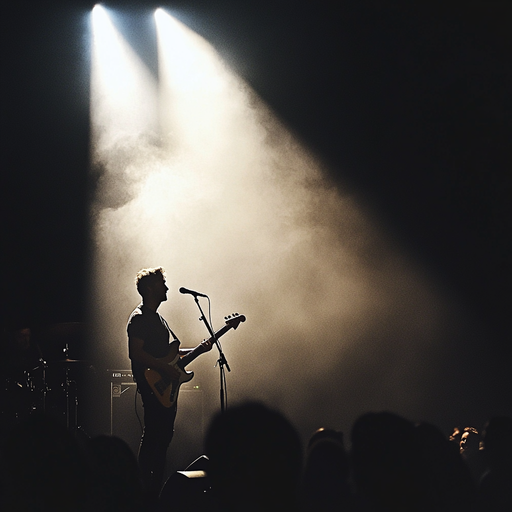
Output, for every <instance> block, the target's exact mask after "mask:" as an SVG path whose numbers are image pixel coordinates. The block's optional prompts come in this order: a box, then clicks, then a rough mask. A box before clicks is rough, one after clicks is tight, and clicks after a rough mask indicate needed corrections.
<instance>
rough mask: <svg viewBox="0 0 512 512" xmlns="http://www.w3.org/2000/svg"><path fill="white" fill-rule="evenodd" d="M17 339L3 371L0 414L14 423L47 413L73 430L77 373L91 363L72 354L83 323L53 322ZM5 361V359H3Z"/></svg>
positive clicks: (75, 419) (7, 422) (76, 407)
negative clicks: (39, 330)
mask: <svg viewBox="0 0 512 512" xmlns="http://www.w3.org/2000/svg"><path fill="white" fill-rule="evenodd" d="M24 331H28V334H27V332H25V333H23V335H22V336H24V337H25V339H24V340H22V337H20V338H19V339H20V340H22V341H20V342H18V345H16V343H17V341H16V340H15V339H14V350H11V352H10V355H11V356H12V357H11V360H9V359H8V358H7V364H4V367H5V368H4V370H3V372H2V373H3V375H2V379H3V380H2V389H1V390H0V392H1V394H2V395H3V396H2V398H1V401H0V414H1V417H2V424H3V426H7V428H9V427H12V426H13V425H15V424H16V423H17V422H19V421H23V420H24V419H25V418H28V417H29V416H31V415H34V414H48V415H51V416H52V417H54V418H57V419H58V420H59V421H62V422H63V423H64V424H65V425H66V427H68V428H69V429H71V430H76V429H77V428H78V403H79V401H78V396H79V395H78V381H79V379H78V378H77V377H78V376H80V375H81V372H82V369H84V368H87V367H89V366H90V365H89V363H88V361H87V360H85V359H72V358H71V357H70V344H71V345H73V344H74V342H76V341H78V338H79V337H81V335H82V334H83V324H81V323H76V322H72V323H64V324H54V325H52V326H50V327H48V328H46V329H43V330H42V331H41V332H39V333H38V335H36V336H34V335H33V333H32V332H31V331H30V330H29V329H24ZM4 363H5V361H4Z"/></svg>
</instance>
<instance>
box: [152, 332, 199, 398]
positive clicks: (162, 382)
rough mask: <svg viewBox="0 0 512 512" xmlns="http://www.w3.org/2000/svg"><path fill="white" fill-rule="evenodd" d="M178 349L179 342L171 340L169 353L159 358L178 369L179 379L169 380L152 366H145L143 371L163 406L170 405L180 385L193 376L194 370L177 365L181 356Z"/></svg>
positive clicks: (176, 396)
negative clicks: (189, 370)
mask: <svg viewBox="0 0 512 512" xmlns="http://www.w3.org/2000/svg"><path fill="white" fill-rule="evenodd" d="M178 350H179V343H178V342H176V341H174V342H172V343H171V346H170V349H169V353H168V354H167V355H166V356H165V357H162V358H161V359H160V360H161V361H164V362H165V363H167V364H168V365H171V366H173V367H174V368H175V369H176V370H178V371H179V373H180V376H179V379H177V380H174V381H171V380H170V379H168V378H165V377H162V375H160V373H159V372H158V371H156V370H153V369H152V368H147V369H146V370H145V372H144V376H145V377H146V380H147V382H148V384H149V386H150V387H151V389H152V390H153V393H154V394H155V396H156V397H157V398H158V401H159V402H160V403H161V404H162V405H163V406H164V407H172V406H173V405H174V404H175V403H176V400H177V399H178V392H179V390H180V386H181V385H182V384H183V383H184V382H188V381H189V380H191V379H192V378H193V377H194V372H187V371H185V370H184V369H183V368H181V366H180V365H179V362H180V360H181V358H180V355H179V352H178Z"/></svg>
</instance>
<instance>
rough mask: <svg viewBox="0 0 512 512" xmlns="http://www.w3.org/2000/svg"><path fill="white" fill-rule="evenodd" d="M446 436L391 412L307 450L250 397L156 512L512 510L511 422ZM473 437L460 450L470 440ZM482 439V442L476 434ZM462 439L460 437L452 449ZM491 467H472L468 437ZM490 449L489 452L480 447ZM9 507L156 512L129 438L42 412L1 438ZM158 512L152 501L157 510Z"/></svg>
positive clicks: (218, 424) (26, 511)
mask: <svg viewBox="0 0 512 512" xmlns="http://www.w3.org/2000/svg"><path fill="white" fill-rule="evenodd" d="M456 430H457V431H458V432H459V434H458V435H457V436H454V435H453V434H452V435H451V436H449V437H446V436H445V435H444V434H443V433H442V431H441V430H440V429H439V428H438V427H436V426H434V425H432V424H429V423H425V422H423V423H418V424H415V423H413V422H412V421H410V420H408V419H406V418H403V417H401V416H399V415H397V414H395V413H392V412H387V411H383V412H368V413H365V414H362V415H361V416H360V417H359V418H358V419H357V420H356V421H355V422H354V424H353V426H352V430H351V447H350V450H347V449H346V448H345V444H344V436H343V433H342V432H340V431H337V430H334V429H330V428H319V429H318V430H316V431H315V432H314V433H313V434H312V435H311V436H310V438H309V440H308V442H307V446H306V450H305V453H304V460H303V453H302V447H301V441H300V438H299V435H298V433H297V431H296V430H295V428H294V426H293V425H292V424H291V423H290V422H289V421H288V420H287V419H286V418H285V417H284V415H283V414H281V413H280V412H279V411H276V410H273V409H271V408H269V407H267V406H265V405H263V404H261V403H257V402H247V403H242V404H240V405H236V406H234V407H231V408H229V409H228V410H227V411H226V412H223V413H218V414H217V415H215V416H214V417H213V419H212V421H211V423H210V426H209V428H208V431H207V435H206V439H205V447H206V455H203V456H202V457H200V458H198V459H197V460H196V461H195V462H194V463H193V464H192V465H191V466H189V467H188V468H185V471H181V472H177V473H176V474H175V475H172V476H171V478H169V479H168V481H167V483H166V485H164V487H163V489H162V493H161V495H160V501H159V503H158V508H157V510H158V512H173V511H174V510H183V509H186V510H187V511H188V512H206V511H208V512H238V511H244V512H259V511H271V512H272V511H276V512H277V511H280V512H281V511H286V512H288V511H290V512H295V511H296V512H330V511H338V512H388V511H389V512H391V511H392V512H401V511H404V512H405V511H407V512H416V511H417V512H459V511H460V512H505V511H507V512H508V511H510V510H512V417H509V416H496V417H493V418H491V419H490V420H489V421H488V423H487V424H486V425H485V428H484V429H483V431H482V435H481V443H480V442H479V441H480V438H479V437H478V436H477V434H476V429H474V428H472V427H471V428H468V427H466V428H457V429H456ZM464 433H467V435H466V436H465V437H466V438H468V440H466V441H465V442H463V443H462V444H461V439H464V437H463V436H464ZM471 436H473V439H471ZM455 437H458V441H457V444H455V441H454V439H455ZM472 440H474V441H478V443H475V444H474V446H473V449H475V450H476V448H477V447H480V449H479V450H476V453H478V456H479V457H480V460H483V461H484V462H485V472H483V476H482V477H481V478H477V479H476V478H475V477H474V473H473V474H472V468H471V465H470V464H468V458H467V451H468V450H469V449H471V447H470V444H468V443H471V441H472ZM480 444H481V446H479V445H480ZM0 469H1V479H0V509H1V510H6V511H9V512H32V511H37V512H46V511H52V512H55V511H56V512H92V511H94V512H107V511H108V512H116V511H119V512H121V511H122V512H153V511H154V508H150V505H149V504H148V503H145V502H144V493H143V487H142V484H141V480H140V471H139V467H138V465H137V459H136V457H135V455H134V454H133V452H132V451H131V450H130V448H129V446H128V445H127V444H126V443H125V442H124V441H123V440H121V439H119V438H116V437H111V436H104V435H102V436H98V437H94V438H92V439H86V438H78V437H77V435H76V433H75V432H72V431H70V430H68V429H67V428H66V427H65V426H64V425H63V424H62V422H60V421H57V420H56V419H55V418H50V417H47V416H44V415H42V414H35V415H33V416H30V417H29V418H24V419H23V420H22V421H20V423H19V424H18V425H17V426H16V428H14V429H13V430H12V431H11V432H10V433H9V434H8V435H7V436H6V437H5V438H4V439H3V440H2V450H1V458H0ZM151 506H154V504H153V503H152V504H151Z"/></svg>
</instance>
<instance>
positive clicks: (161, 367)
mask: <svg viewBox="0 0 512 512" xmlns="http://www.w3.org/2000/svg"><path fill="white" fill-rule="evenodd" d="M128 355H129V357H130V359H131V360H132V361H135V362H136V363H139V364H142V365H144V366H147V367H148V368H152V369H153V370H157V371H158V372H160V373H163V374H166V375H168V376H169V378H170V379H171V380H175V379H177V378H179V376H180V373H179V371H178V370H176V369H175V368H174V367H173V366H171V365H169V364H167V363H166V362H164V361H161V360H160V359H157V358H156V357H153V356H152V355H151V354H148V353H147V352H146V351H145V350H144V340H143V339H141V338H135V337H131V338H129V340H128Z"/></svg>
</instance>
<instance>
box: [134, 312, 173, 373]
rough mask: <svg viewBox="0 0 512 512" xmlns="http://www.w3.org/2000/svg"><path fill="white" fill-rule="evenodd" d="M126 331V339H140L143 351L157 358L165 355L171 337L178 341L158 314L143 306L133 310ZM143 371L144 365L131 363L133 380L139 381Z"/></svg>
mask: <svg viewBox="0 0 512 512" xmlns="http://www.w3.org/2000/svg"><path fill="white" fill-rule="evenodd" d="M126 330H127V332H128V339H130V338H139V339H141V340H142V341H144V346H143V350H144V351H145V352H147V353H148V354H150V355H152V356H153V357H157V358H160V357H165V356H166V355H167V353H168V352H169V344H170V343H169V340H170V339H171V337H172V341H174V340H176V341H178V339H177V338H176V336H175V335H174V333H173V332H172V331H171V329H170V328H169V326H168V325H167V322H166V321H165V320H164V319H163V318H162V317H161V316H160V314H158V313H157V312H155V311H152V310H151V309H148V308H147V307H144V305H143V304H140V305H139V306H137V307H136V308H135V309H134V310H133V312H132V314H131V315H130V318H129V319H128V325H127V327H126ZM178 342H179V341H178ZM144 370H145V367H144V365H141V364H139V363H136V362H135V361H132V371H133V376H134V377H135V380H139V377H140V376H142V375H143V374H144Z"/></svg>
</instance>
